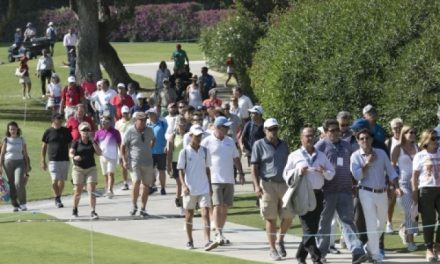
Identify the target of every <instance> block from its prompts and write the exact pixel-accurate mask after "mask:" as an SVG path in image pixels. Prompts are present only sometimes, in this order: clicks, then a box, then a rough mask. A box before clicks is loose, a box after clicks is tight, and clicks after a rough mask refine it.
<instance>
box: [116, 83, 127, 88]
mask: <svg viewBox="0 0 440 264" xmlns="http://www.w3.org/2000/svg"><path fill="white" fill-rule="evenodd" d="M116 87H117V88H119V87H121V88H124V89H125V84H123V83H118V85H117V86H116Z"/></svg>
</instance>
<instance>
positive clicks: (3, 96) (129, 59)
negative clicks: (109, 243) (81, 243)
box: [0, 43, 202, 200]
mask: <svg viewBox="0 0 440 264" xmlns="http://www.w3.org/2000/svg"><path fill="white" fill-rule="evenodd" d="M182 45H183V47H184V49H186V51H187V52H188V56H190V59H194V60H195V59H201V58H202V55H201V52H200V49H199V47H198V45H197V44H195V43H188V44H186V43H184V44H182ZM8 46H9V44H6V43H1V44H0V61H3V62H5V63H4V64H1V65H0V80H1V84H0V139H1V138H3V135H4V133H5V132H6V124H7V123H8V122H9V121H11V120H15V121H17V122H18V124H19V126H20V127H21V128H22V130H23V136H24V137H25V139H26V141H27V144H28V149H29V152H30V157H31V163H32V167H33V170H32V172H31V178H30V180H29V183H28V188H27V190H28V198H29V200H37V199H44V198H49V197H52V192H51V183H50V178H49V175H48V173H47V172H43V171H42V170H41V169H40V159H41V158H40V149H41V137H42V135H43V132H44V130H45V129H46V128H48V127H49V126H50V113H49V111H46V110H45V107H44V106H45V101H44V100H42V99H41V91H40V82H39V80H38V79H37V77H36V76H35V75H34V74H35V68H36V64H37V60H30V61H29V62H28V64H29V69H30V73H31V76H30V77H31V80H32V91H31V94H32V99H30V100H26V101H23V100H22V98H21V97H22V93H21V85H20V84H19V83H18V78H16V77H15V76H14V72H15V69H16V67H17V65H18V62H14V63H7V62H6V56H7V47H8ZM114 46H115V48H116V50H117V51H118V52H119V55H120V58H121V60H122V61H123V62H124V63H143V62H155V61H159V60H162V59H166V60H169V57H170V56H171V52H172V51H173V50H174V49H175V43H114ZM63 61H66V56H65V50H64V47H63V46H62V44H61V43H57V44H56V45H55V56H54V64H55V69H56V72H57V73H58V74H59V75H60V77H61V81H62V83H63V84H65V83H66V79H67V75H68V69H67V67H64V66H62V62H63ZM104 77H106V73H105V72H104ZM132 77H133V78H135V79H136V80H138V81H139V82H140V84H141V87H152V86H153V81H152V80H151V79H148V78H145V77H141V76H138V75H132ZM98 164H99V162H98ZM69 178H70V176H69ZM116 180H117V181H120V180H121V176H120V173H119V171H118V172H117V173H116ZM102 183H103V178H102V176H101V177H100V178H99V185H98V187H99V186H101V187H102V186H103V184H102ZM65 190H66V191H65V193H66V194H69V193H71V192H72V186H71V184H70V183H67V184H66V189H65Z"/></svg>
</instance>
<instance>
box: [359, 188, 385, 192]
mask: <svg viewBox="0 0 440 264" xmlns="http://www.w3.org/2000/svg"><path fill="white" fill-rule="evenodd" d="M359 189H361V190H365V191H369V192H372V193H384V192H386V191H387V188H381V189H373V188H370V187H365V186H359Z"/></svg>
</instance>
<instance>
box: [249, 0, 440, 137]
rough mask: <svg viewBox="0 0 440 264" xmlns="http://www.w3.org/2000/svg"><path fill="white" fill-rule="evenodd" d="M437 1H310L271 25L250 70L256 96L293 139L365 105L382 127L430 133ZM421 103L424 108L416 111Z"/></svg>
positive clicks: (435, 85) (358, 112) (436, 70)
mask: <svg viewBox="0 0 440 264" xmlns="http://www.w3.org/2000/svg"><path fill="white" fill-rule="evenodd" d="M439 6H440V3H439V2H437V1H428V0H426V1H425V0H422V1H412V0H404V1H382V0H330V1H308V2H304V3H302V4H300V5H298V7H297V8H295V10H292V11H290V12H287V13H286V14H285V15H284V16H282V17H280V18H279V20H278V21H277V22H276V23H274V24H273V25H271V27H270V29H269V31H268V33H267V35H266V37H265V38H264V39H262V40H261V41H260V43H259V50H258V52H257V53H256V55H255V58H254V64H253V67H252V70H251V78H252V81H253V83H252V84H253V87H254V92H255V93H256V95H257V96H258V97H259V99H260V101H261V103H262V105H263V107H264V108H265V109H266V113H267V115H266V117H268V116H273V117H276V118H278V119H279V120H280V121H281V123H282V132H283V135H284V136H285V137H286V138H287V139H289V141H290V142H292V143H293V142H295V141H296V140H297V135H298V133H299V128H300V127H301V126H302V125H303V124H304V123H306V122H308V123H314V124H316V125H320V124H321V123H322V121H323V120H324V119H325V118H329V117H335V115H336V113H337V112H338V111H341V110H348V111H350V112H352V114H354V115H355V116H360V115H361V109H362V107H363V106H365V105H366V104H367V103H372V104H373V105H376V106H377V107H378V109H379V117H380V121H381V122H382V123H383V124H388V121H389V120H390V119H391V118H393V117H395V116H400V117H402V118H403V119H404V121H405V123H413V124H416V125H418V126H419V127H424V128H425V127H432V126H433V125H434V123H435V121H434V119H435V110H436V105H435V102H436V93H437V92H438V90H439V83H440V82H439V67H438V65H439V62H440V60H439V54H438V48H439V47H438V46H439V43H440V42H439V37H438V34H436V33H435V32H436V29H438V26H439V22H440V12H439V11H440V10H439ZM420 105H423V107H420Z"/></svg>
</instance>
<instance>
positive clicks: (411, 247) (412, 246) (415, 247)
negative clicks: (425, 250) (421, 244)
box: [408, 242, 417, 252]
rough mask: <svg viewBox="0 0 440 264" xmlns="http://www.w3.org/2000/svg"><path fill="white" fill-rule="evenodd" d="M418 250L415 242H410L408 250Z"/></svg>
mask: <svg viewBox="0 0 440 264" xmlns="http://www.w3.org/2000/svg"><path fill="white" fill-rule="evenodd" d="M416 250H417V245H416V243H414V242H408V251H409V252H413V251H416Z"/></svg>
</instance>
